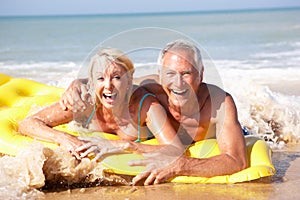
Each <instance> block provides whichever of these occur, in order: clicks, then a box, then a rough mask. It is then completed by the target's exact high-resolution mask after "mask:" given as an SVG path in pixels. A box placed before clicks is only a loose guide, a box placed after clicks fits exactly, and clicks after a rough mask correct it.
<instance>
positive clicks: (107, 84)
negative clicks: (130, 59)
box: [104, 79, 111, 89]
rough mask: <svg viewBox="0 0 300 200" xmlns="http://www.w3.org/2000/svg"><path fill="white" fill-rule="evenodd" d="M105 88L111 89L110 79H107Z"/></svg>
mask: <svg viewBox="0 0 300 200" xmlns="http://www.w3.org/2000/svg"><path fill="white" fill-rule="evenodd" d="M104 88H106V89H110V88H111V80H110V79H106V80H105V82H104Z"/></svg>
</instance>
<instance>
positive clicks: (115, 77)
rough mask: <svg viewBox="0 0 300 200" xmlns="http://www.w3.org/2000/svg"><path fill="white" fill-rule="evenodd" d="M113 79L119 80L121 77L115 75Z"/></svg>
mask: <svg viewBox="0 0 300 200" xmlns="http://www.w3.org/2000/svg"><path fill="white" fill-rule="evenodd" d="M113 78H114V79H118V80H119V79H121V76H119V75H115V76H114V77H113Z"/></svg>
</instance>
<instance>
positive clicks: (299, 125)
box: [0, 8, 300, 149]
mask: <svg viewBox="0 0 300 200" xmlns="http://www.w3.org/2000/svg"><path fill="white" fill-rule="evenodd" d="M299 19H300V8H282V9H257V10H232V11H205V12H200V11H199V12H172V13H147V14H107V15H68V16H10V17H0V73H3V74H7V75H10V76H12V77H16V78H26V79H31V80H35V81H37V82H41V83H44V84H48V85H52V86H57V87H62V88H67V87H68V85H69V84H70V83H71V81H72V80H73V79H75V78H78V77H85V76H86V71H87V63H88V60H89V58H90V56H91V55H92V54H93V53H94V52H95V51H96V50H97V49H99V48H101V47H115V48H119V49H121V50H123V51H124V52H126V53H127V54H128V56H129V57H130V58H131V59H132V60H133V62H134V63H135V68H136V70H135V75H134V76H135V77H141V76H144V75H148V74H155V73H158V68H159V66H158V65H157V64H156V60H157V57H158V53H159V51H160V50H161V49H162V48H163V47H164V45H166V44H167V43H168V42H171V41H173V40H175V39H187V40H190V41H192V42H194V43H195V44H196V45H197V46H198V47H199V49H200V50H201V54H202V59H203V63H204V81H205V82H207V83H212V84H216V85H218V86H219V87H221V88H223V89H224V90H225V91H227V92H229V93H230V94H231V95H232V96H233V98H234V100H235V102H236V105H237V110H238V116H239V121H240V123H241V125H242V126H243V127H244V128H245V129H247V130H248V132H249V133H250V134H255V135H257V136H259V137H262V138H264V139H265V140H266V141H267V142H268V143H269V144H270V146H271V147H272V148H273V149H283V148H285V146H286V145H288V144H298V143H299V141H300V89H299V85H300V78H299V77H300V20H299Z"/></svg>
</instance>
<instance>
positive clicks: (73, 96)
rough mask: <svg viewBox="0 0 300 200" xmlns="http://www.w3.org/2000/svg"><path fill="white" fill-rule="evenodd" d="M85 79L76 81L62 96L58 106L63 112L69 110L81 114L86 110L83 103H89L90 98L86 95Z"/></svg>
mask: <svg viewBox="0 0 300 200" xmlns="http://www.w3.org/2000/svg"><path fill="white" fill-rule="evenodd" d="M84 81H86V80H85V79H76V80H74V81H72V83H71V84H70V86H69V87H68V88H67V90H66V91H65V92H64V94H63V95H62V97H61V99H60V100H59V104H60V106H61V108H62V109H63V110H68V109H71V110H73V111H74V112H78V111H79V112H82V111H84V110H85V109H86V104H85V103H87V102H88V103H91V96H90V94H89V93H88V86H87V84H85V83H84Z"/></svg>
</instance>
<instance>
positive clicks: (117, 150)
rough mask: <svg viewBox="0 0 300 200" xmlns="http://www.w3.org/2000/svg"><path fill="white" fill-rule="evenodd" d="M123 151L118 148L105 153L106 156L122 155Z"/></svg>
mask: <svg viewBox="0 0 300 200" xmlns="http://www.w3.org/2000/svg"><path fill="white" fill-rule="evenodd" d="M123 152H124V151H123V150H121V149H119V148H111V149H109V150H108V151H107V153H108V154H115V153H123Z"/></svg>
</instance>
